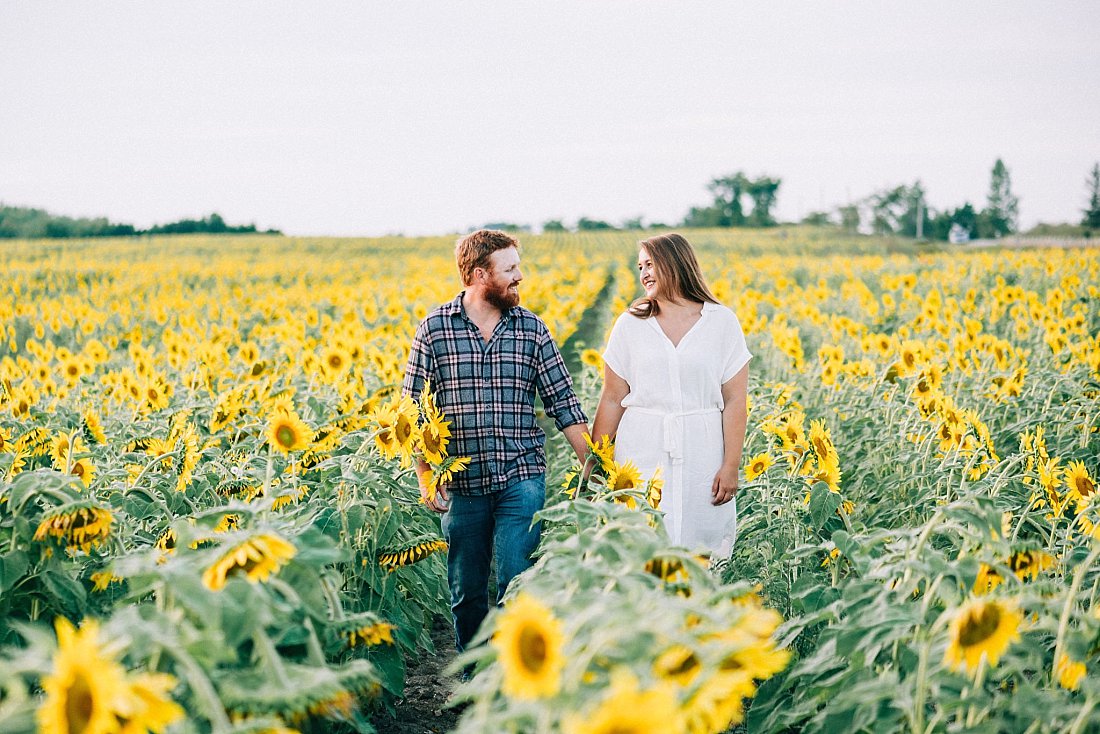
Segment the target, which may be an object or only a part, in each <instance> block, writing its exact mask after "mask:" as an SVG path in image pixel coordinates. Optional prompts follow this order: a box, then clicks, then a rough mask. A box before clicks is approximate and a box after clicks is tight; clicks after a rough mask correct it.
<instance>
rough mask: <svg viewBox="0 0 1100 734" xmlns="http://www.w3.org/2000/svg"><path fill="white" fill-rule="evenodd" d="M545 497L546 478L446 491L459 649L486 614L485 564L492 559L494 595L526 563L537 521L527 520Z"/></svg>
mask: <svg viewBox="0 0 1100 734" xmlns="http://www.w3.org/2000/svg"><path fill="white" fill-rule="evenodd" d="M545 501H546V477H545V475H539V476H537V477H532V478H530V479H524V480H522V481H519V482H515V483H514V484H510V485H508V486H507V487H505V488H504V489H503V490H501V491H500V492H494V493H493V494H487V495H478V496H469V495H460V494H452V495H451V498H450V505H449V507H448V508H447V512H446V513H444V515H443V537H444V538H445V539H446V541H447V545H448V546H449V549H448V551H447V582H448V584H449V585H450V587H451V613H452V614H453V615H454V624H455V644H456V645H457V647H458V650H459V652H462V651H463V650H465V649H466V647H467V646H468V645H469V644H470V640H472V639H473V638H474V635H476V634H477V630H478V627H480V626H481V622H482V620H484V619H485V615H486V614H488V613H489V569H490V566H491V562H492V556H493V554H494V553H495V554H496V559H497V598H496V603H497V604H500V600H501V599H502V598H503V596H504V592H505V590H506V589H507V588H508V584H509V583H510V582H511V581H512V579H513V578H515V577H516V576H518V575H519V574H521V573H523V572H524V571H526V570H527V569H528V568H530V567H531V554H532V553H533V552H534V551H535V547H536V546H538V544H539V532H540V530H541V529H542V528H541V523H536V524H534V525H532V524H531V519H532V517H533V516H534V514H535V513H536V512H538V511H539V510H541V509H542V506H543V503H544V502H545Z"/></svg>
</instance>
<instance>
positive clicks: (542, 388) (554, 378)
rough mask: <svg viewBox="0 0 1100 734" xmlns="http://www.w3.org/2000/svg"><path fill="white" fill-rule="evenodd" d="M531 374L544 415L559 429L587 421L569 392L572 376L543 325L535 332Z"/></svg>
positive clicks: (575, 399) (579, 404)
mask: <svg viewBox="0 0 1100 734" xmlns="http://www.w3.org/2000/svg"><path fill="white" fill-rule="evenodd" d="M535 377H536V386H537V387H538V391H539V396H540V397H541V398H542V403H543V405H544V406H545V407H546V414H547V415H549V416H550V417H552V418H553V419H554V424H555V425H556V426H557V427H558V430H559V431H562V430H565V429H566V428H568V427H569V426H572V425H576V424H577V423H588V417H587V416H586V415H585V414H584V411H583V410H582V409H581V401H580V400H578V399H577V395H576V393H574V392H573V379H572V378H571V377H570V376H569V370H567V369H566V367H565V360H564V359H562V356H561V352H559V351H558V347H557V345H556V344H554V339H553V337H552V336H550V332H549V330H547V329H545V328H543V329H541V330H540V334H539V345H538V367H537V369H536V373H535Z"/></svg>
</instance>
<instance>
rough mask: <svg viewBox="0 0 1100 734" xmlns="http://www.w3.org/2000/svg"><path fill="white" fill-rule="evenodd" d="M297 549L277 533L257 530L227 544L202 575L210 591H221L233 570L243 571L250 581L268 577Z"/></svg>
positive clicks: (236, 572)
mask: <svg viewBox="0 0 1100 734" xmlns="http://www.w3.org/2000/svg"><path fill="white" fill-rule="evenodd" d="M297 553H298V549H297V548H295V547H294V545H293V544H291V543H289V542H287V541H286V540H284V539H283V538H282V537H280V536H278V535H276V534H275V533H270V532H268V533H258V534H256V535H253V536H251V537H249V538H246V539H244V540H243V541H240V542H238V543H235V544H233V545H230V546H228V548H227V549H226V550H225V551H223V552H222V553H221V555H220V556H219V557H218V559H217V560H216V561H215V562H214V563H212V564H211V565H210V566H209V567H208V568H207V569H206V571H205V572H204V573H203V575H202V583H203V585H205V586H206V588H208V589H210V590H211V591H220V590H221V589H222V588H224V587H225V584H226V581H227V580H228V579H229V577H230V576H232V575H234V574H244V575H245V577H246V578H247V579H248V580H249V581H251V582H257V581H267V579H268V577H270V576H271V574H273V573H276V572H277V571H278V570H279V569H280V568H282V567H283V566H284V565H285V564H286V563H287V562H288V561H290V560H291V559H292V558H294V556H295V555H297Z"/></svg>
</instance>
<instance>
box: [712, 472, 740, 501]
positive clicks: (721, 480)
mask: <svg viewBox="0 0 1100 734" xmlns="http://www.w3.org/2000/svg"><path fill="white" fill-rule="evenodd" d="M737 481H738V479H737V467H736V466H733V467H730V466H726V465H725V464H723V465H722V468H721V469H719V470H718V473H717V474H715V475H714V481H713V482H712V483H711V486H710V495H711V500H710V503H711V504H712V505H724V504H726V503H727V502H729V501H730V500H731V499H733V496H734V495H735V494H737Z"/></svg>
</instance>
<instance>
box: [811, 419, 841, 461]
mask: <svg viewBox="0 0 1100 734" xmlns="http://www.w3.org/2000/svg"><path fill="white" fill-rule="evenodd" d="M810 446H812V447H813V450H814V454H815V455H816V456H817V458H818V459H819V460H821V461H826V462H827V461H831V460H833V459H835V458H836V447H835V446H833V439H832V437H831V436H830V435H829V429H828V428H827V427H826V426H825V421H823V420H817V421H811V422H810Z"/></svg>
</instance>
